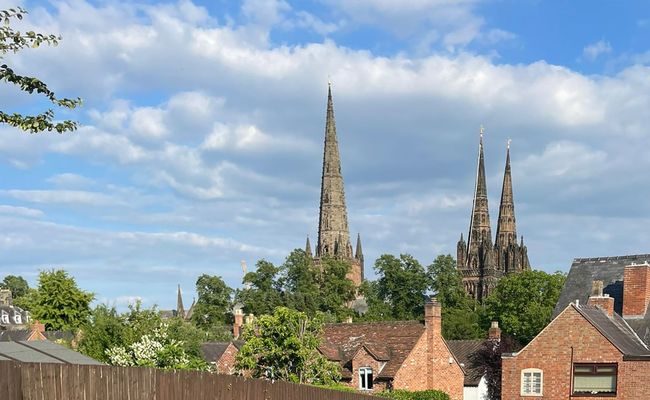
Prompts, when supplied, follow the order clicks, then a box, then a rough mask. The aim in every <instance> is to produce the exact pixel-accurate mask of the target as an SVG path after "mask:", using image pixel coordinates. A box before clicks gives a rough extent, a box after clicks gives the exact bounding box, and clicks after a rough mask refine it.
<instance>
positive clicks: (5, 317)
mask: <svg viewBox="0 0 650 400" xmlns="http://www.w3.org/2000/svg"><path fill="white" fill-rule="evenodd" d="M0 320H1V321H2V323H3V324H5V325H9V313H8V312H6V311H5V310H2V315H0Z"/></svg>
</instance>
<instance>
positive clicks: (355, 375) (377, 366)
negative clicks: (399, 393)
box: [349, 347, 385, 392]
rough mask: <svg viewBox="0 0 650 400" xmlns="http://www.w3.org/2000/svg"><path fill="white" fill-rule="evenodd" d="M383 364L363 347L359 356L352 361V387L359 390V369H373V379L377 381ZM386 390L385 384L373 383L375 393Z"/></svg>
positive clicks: (358, 353)
mask: <svg viewBox="0 0 650 400" xmlns="http://www.w3.org/2000/svg"><path fill="white" fill-rule="evenodd" d="M382 364H383V363H381V362H379V361H377V360H375V359H374V358H373V357H372V356H371V355H370V354H368V352H367V351H366V349H365V348H363V347H362V348H360V349H359V351H358V352H357V354H356V355H355V356H354V358H353V359H352V380H351V381H350V383H349V385H350V387H353V388H355V389H359V368H362V367H370V368H372V376H373V379H376V378H377V376H378V375H379V371H380V370H381V367H382ZM384 389H385V385H384V384H382V383H378V382H376V381H374V382H373V387H372V391H373V392H377V391H379V392H381V391H382V390H384Z"/></svg>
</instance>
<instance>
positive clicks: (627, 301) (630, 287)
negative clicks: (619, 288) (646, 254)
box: [623, 265, 650, 316]
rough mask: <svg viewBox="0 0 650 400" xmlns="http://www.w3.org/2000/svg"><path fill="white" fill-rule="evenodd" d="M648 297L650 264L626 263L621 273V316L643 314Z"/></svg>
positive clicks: (646, 306)
mask: <svg viewBox="0 0 650 400" xmlns="http://www.w3.org/2000/svg"><path fill="white" fill-rule="evenodd" d="M649 299H650V266H647V265H628V266H627V267H625V272H624V273H623V316H628V315H629V316H636V315H645V312H646V310H647V308H648V300H649Z"/></svg>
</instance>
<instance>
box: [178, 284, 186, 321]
mask: <svg viewBox="0 0 650 400" xmlns="http://www.w3.org/2000/svg"><path fill="white" fill-rule="evenodd" d="M176 315H177V316H178V317H181V318H185V308H184V307H183V294H182V293H181V285H180V284H178V294H177V296H176Z"/></svg>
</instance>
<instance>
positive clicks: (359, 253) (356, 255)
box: [354, 233, 363, 260]
mask: <svg viewBox="0 0 650 400" xmlns="http://www.w3.org/2000/svg"><path fill="white" fill-rule="evenodd" d="M354 258H356V259H357V260H363V250H362V249H361V234H360V233H357V251H356V252H355V253H354Z"/></svg>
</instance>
